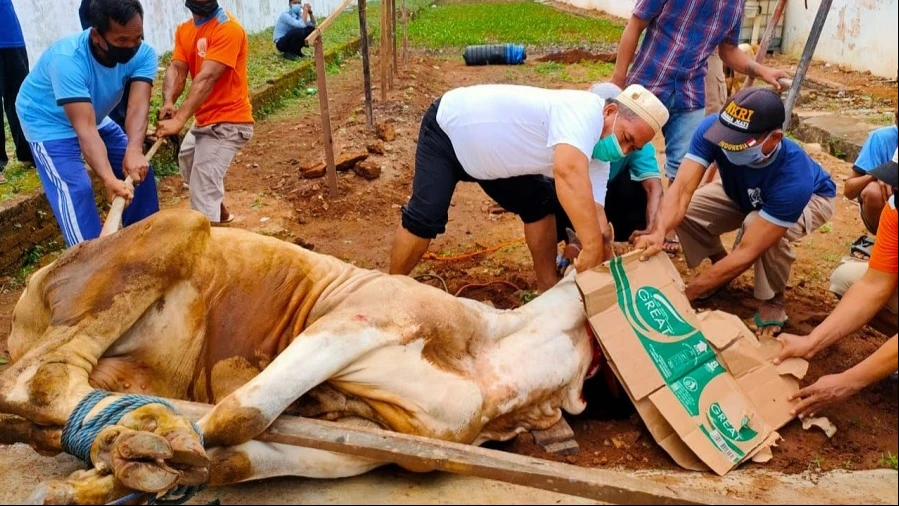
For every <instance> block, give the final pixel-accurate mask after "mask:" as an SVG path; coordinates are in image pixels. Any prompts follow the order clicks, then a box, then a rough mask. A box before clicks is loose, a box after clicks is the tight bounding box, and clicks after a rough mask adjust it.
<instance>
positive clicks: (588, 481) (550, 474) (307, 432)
mask: <svg viewBox="0 0 899 506" xmlns="http://www.w3.org/2000/svg"><path fill="white" fill-rule="evenodd" d="M170 402H171V403H172V404H173V405H174V406H175V408H176V409H177V410H178V412H179V413H181V414H183V415H185V416H187V417H188V418H191V419H193V420H199V419H200V418H201V417H203V416H204V415H205V414H206V413H208V412H209V410H210V409H212V406H209V405H206V404H197V403H192V402H186V401H175V400H173V401H170ZM255 439H256V440H257V441H263V442H269V443H279V444H285V445H291V446H301V447H305V448H314V449H318V450H324V451H329V452H336V453H340V454H344V455H354V456H357V457H363V458H368V459H373V460H377V461H382V462H392V463H396V464H399V465H401V466H403V467H405V468H407V469H414V470H416V471H444V472H448V473H455V474H461V475H465V476H476V477H479V478H486V479H490V480H497V481H502V482H506V483H514V484H517V485H523V486H527V487H532V488H536V489H541V490H549V491H553V492H558V493H561V494H568V495H573V496H578V497H585V498H589V499H593V500H596V501H601V502H607V503H610V504H749V503H747V502H745V500H739V499H738V498H734V497H725V496H721V495H712V494H707V493H703V492H701V491H694V490H690V489H685V488H679V487H678V486H677V485H676V484H671V485H663V484H660V483H656V482H653V481H651V480H647V479H640V478H635V477H632V476H629V475H628V473H625V472H620V471H606V470H602V469H585V468H581V467H576V466H573V465H570V464H559V463H555V462H549V461H546V460H542V459H535V458H531V457H524V456H521V455H515V454H513V453H507V452H502V451H498V450H488V449H486V448H479V447H477V446H472V445H466V444H460V443H451V442H448V441H441V440H435V439H429V438H425V437H421V436H412V435H409V434H401V433H398V432H391V431H385V430H380V429H369V428H362V427H354V426H350V425H344V424H340V423H335V422H325V421H320V420H312V419H308V418H299V417H292V416H284V415H282V416H280V417H278V419H277V420H275V421H274V422H273V423H272V424H271V425H270V426H269V427H268V429H266V431H265V432H263V433H262V434H260V435H259V436H258V437H256V438H255Z"/></svg>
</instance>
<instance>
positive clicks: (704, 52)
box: [627, 0, 743, 112]
mask: <svg viewBox="0 0 899 506" xmlns="http://www.w3.org/2000/svg"><path fill="white" fill-rule="evenodd" d="M634 15H635V16H637V17H638V18H640V19H643V20H645V21H649V26H647V27H646V35H645V37H644V39H643V43H642V45H641V46H640V49H639V50H638V51H637V56H636V58H635V60H634V65H633V66H632V67H631V70H630V73H629V75H628V79H627V83H628V84H641V85H643V86H644V87H646V88H647V89H648V90H650V91H652V92H653V93H654V94H655V95H656V96H657V97H658V98H659V100H661V101H662V103H664V104H665V105H666V106H667V107H668V109H669V110H670V111H672V112H680V111H692V110H695V109H703V108H705V75H706V73H707V72H708V66H707V65H706V61H707V60H708V58H709V55H711V54H712V51H714V50H715V48H716V47H718V45H719V44H721V43H722V42H726V43H728V44H733V45H735V46H736V45H737V44H739V42H740V27H741V25H742V23H743V0H637V5H636V7H634Z"/></svg>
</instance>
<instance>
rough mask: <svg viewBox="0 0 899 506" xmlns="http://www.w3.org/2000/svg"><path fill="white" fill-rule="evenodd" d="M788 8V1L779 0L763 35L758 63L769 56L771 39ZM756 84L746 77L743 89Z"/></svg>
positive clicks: (752, 79)
mask: <svg viewBox="0 0 899 506" xmlns="http://www.w3.org/2000/svg"><path fill="white" fill-rule="evenodd" d="M786 7H787V0H778V1H777V5H776V6H775V7H774V12H773V13H772V14H771V19H769V20H768V26H767V27H766V28H765V35H762V42H761V43H759V51H758V53H756V55H755V61H756V63H762V62H763V61H765V56H767V54H768V46H770V45H771V39H773V38H774V33H775V32H776V31H777V24H778V23H780V18H781V17H783V14H784V9H786ZM754 82H755V78H754V77H752V76H746V81H744V82H743V87H744V88H748V87H750V86H752V83H754Z"/></svg>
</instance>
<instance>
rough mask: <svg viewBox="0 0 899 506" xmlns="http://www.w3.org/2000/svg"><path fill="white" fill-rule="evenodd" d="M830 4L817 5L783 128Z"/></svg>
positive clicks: (828, 1)
mask: <svg viewBox="0 0 899 506" xmlns="http://www.w3.org/2000/svg"><path fill="white" fill-rule="evenodd" d="M832 4H833V0H821V5H820V6H819V7H818V14H817V15H816V16H815V22H814V23H813V24H812V30H811V32H810V33H809V35H808V41H807V42H806V43H805V50H804V51H803V52H802V58H800V59H799V66H798V67H797V68H796V75H794V76H793V86H791V87H790V93H789V94H788V95H787V102H786V104H785V105H784V107H785V109H786V113H787V115H786V120H785V121H784V130H788V129H789V128H790V123H791V122H792V121H793V107H795V105H796V100H797V99H798V98H799V90H800V89H802V81H804V80H805V74H806V73H807V72H808V68H809V66H810V65H811V64H812V57H813V56H814V55H815V48H817V47H818V40H819V39H820V38H821V32H822V31H823V30H824V23H825V22H826V21H827V13H828V12H829V11H830V6H831V5H832Z"/></svg>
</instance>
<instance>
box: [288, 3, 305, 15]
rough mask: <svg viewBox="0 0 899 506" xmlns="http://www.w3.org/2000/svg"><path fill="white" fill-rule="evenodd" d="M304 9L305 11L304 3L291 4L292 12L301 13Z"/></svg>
mask: <svg viewBox="0 0 899 506" xmlns="http://www.w3.org/2000/svg"><path fill="white" fill-rule="evenodd" d="M302 11H303V5H302V4H293V5H291V6H290V12H292V13H294V14H299V13H300V12H302Z"/></svg>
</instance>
